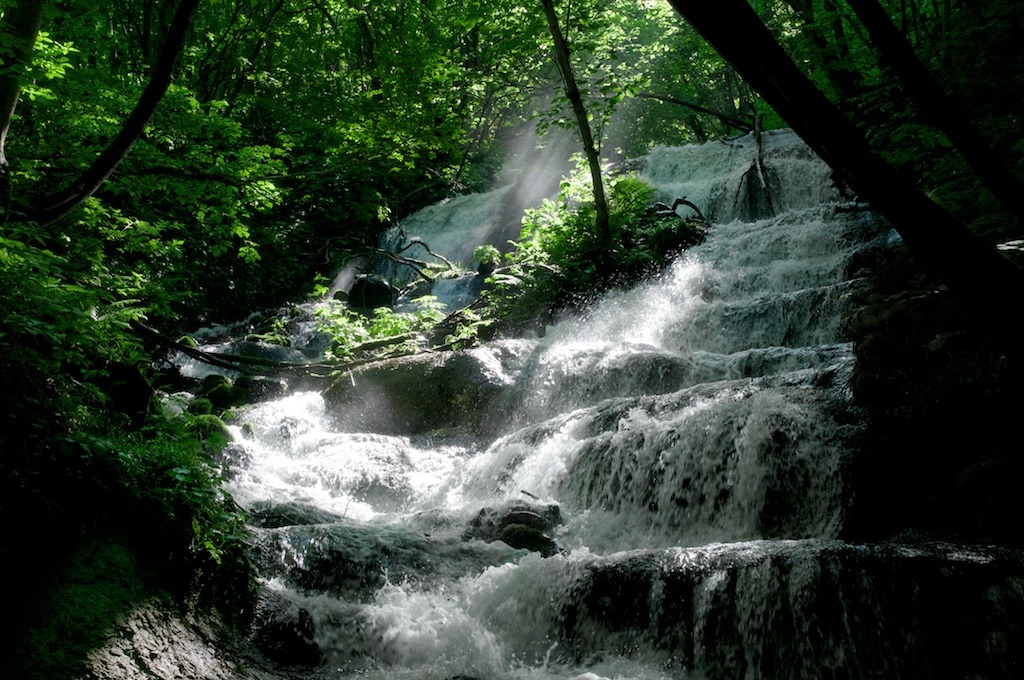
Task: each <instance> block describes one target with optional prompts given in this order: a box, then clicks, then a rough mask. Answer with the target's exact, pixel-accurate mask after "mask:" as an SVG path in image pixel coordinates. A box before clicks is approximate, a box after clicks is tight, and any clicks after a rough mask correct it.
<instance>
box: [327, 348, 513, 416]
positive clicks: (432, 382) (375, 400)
mask: <svg viewBox="0 0 1024 680" xmlns="http://www.w3.org/2000/svg"><path fill="white" fill-rule="evenodd" d="M510 384H511V380H510V379H509V378H508V377H507V376H506V375H504V373H503V372H502V366H501V362H500V361H499V360H498V359H497V358H496V357H495V355H494V354H493V352H492V351H491V350H490V349H485V348H477V349H473V350H467V351H464V352H449V353H445V354H443V355H436V354H430V355H421V356H413V357H402V358H399V359H393V360H389V361H383V362H378V363H376V364H373V365H371V366H367V367H365V368H363V369H356V370H354V371H352V372H351V373H350V374H348V375H347V376H345V377H344V378H343V379H341V380H338V381H336V382H335V384H334V385H332V386H331V387H329V388H328V389H327V390H325V392H324V398H325V399H326V400H327V402H328V404H329V407H330V408H331V411H332V414H333V416H334V419H335V421H336V423H337V425H338V427H340V428H344V429H348V430H351V431H356V432H378V433H382V434H389V435H415V434H425V433H429V432H431V431H436V430H452V429H459V428H462V429H465V430H467V431H470V432H474V433H478V434H481V435H496V434H498V433H499V432H500V431H501V430H502V427H503V426H504V425H505V424H506V418H507V416H508V415H509V414H508V413H505V412H502V411H501V410H500V409H496V408H495V407H496V406H500V404H501V399H502V397H503V396H504V394H505V391H506V388H507V387H508V386H509V385H510Z"/></svg>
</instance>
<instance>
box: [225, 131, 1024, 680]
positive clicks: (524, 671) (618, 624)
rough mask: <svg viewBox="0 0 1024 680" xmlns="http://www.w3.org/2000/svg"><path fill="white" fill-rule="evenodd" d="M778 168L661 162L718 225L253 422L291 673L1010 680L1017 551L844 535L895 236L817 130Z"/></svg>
mask: <svg viewBox="0 0 1024 680" xmlns="http://www.w3.org/2000/svg"><path fill="white" fill-rule="evenodd" d="M756 157H757V145H756V144H755V142H754V140H753V139H752V138H745V139H741V140H737V141H733V142H729V143H722V142H713V143H709V144H707V145H704V146H699V147H684V148H661V149H656V150H655V151H654V152H653V153H652V154H651V155H650V157H649V158H648V159H647V160H646V165H645V169H644V171H643V174H644V176H645V177H646V178H647V179H648V180H649V181H650V182H652V183H653V184H654V185H655V186H656V187H658V190H659V192H660V193H661V198H662V199H664V200H666V201H668V202H671V200H672V199H674V198H675V197H683V196H685V197H687V198H688V199H689V200H690V201H692V202H694V203H695V204H697V205H698V206H700V207H701V208H702V210H703V211H704V212H705V214H706V215H708V216H709V217H710V218H712V220H713V222H714V226H713V228H712V229H711V232H710V235H709V237H708V239H707V241H706V242H705V243H704V244H703V245H701V246H699V247H696V248H694V249H692V250H691V251H689V252H687V253H685V254H684V255H682V256H681V257H680V258H679V259H678V260H677V261H675V262H674V264H672V265H671V266H670V267H669V268H668V269H667V270H666V271H665V272H664V273H663V274H661V275H660V276H657V277H655V278H653V279H652V280H650V281H648V282H646V283H643V284H641V285H638V286H636V287H633V288H631V289H628V290H616V291H613V292H611V293H609V294H607V295H605V296H604V297H603V298H602V299H601V300H599V301H598V302H596V303H595V304H594V305H593V306H592V307H591V308H590V309H589V310H588V311H587V312H586V313H585V314H584V315H582V316H578V317H573V318H569V319H565V320H563V321H561V322H559V323H558V324H557V325H555V326H553V327H551V328H549V329H548V331H547V332H546V334H545V335H544V337H543V338H539V339H520V340H506V341H499V342H494V343H491V344H489V345H486V346H483V347H478V348H475V349H472V350H469V351H466V352H464V353H461V354H455V355H450V356H438V357H430V358H427V359H419V360H406V361H396V362H392V363H390V364H388V365H387V366H384V367H376V368H374V369H368V370H365V371H357V372H354V373H353V374H351V375H348V376H345V377H344V378H343V380H342V381H341V382H340V383H339V384H338V385H336V386H335V388H334V389H332V390H331V391H330V393H328V395H327V397H326V398H325V396H323V395H321V394H318V393H308V392H307V393H295V394H291V395H289V396H287V397H285V398H282V399H279V400H276V401H270V402H265V403H262V404H257V405H254V406H252V407H249V408H247V409H245V410H243V411H242V412H240V413H239V414H238V417H237V420H236V422H239V423H242V422H244V423H248V424H249V426H251V427H249V426H246V427H245V428H244V431H243V428H241V427H239V429H238V430H237V443H236V445H235V446H236V448H237V451H236V455H235V458H234V460H235V461H236V465H235V467H234V468H233V469H232V481H231V483H230V485H231V491H232V493H233V495H234V497H235V499H236V500H237V501H238V502H239V503H240V504H241V505H242V506H243V507H244V508H246V509H247V510H248V511H249V512H250V513H251V515H252V517H253V522H254V524H255V526H256V528H255V529H254V531H256V532H257V534H258V540H259V546H260V548H259V556H258V560H259V565H260V571H261V577H262V579H263V585H264V587H265V595H264V598H263V604H262V608H261V611H260V612H259V615H258V623H257V632H256V633H255V639H256V641H257V644H259V645H261V649H263V650H264V652H265V653H266V654H267V656H268V657H269V658H271V659H272V660H273V661H274V662H276V663H277V664H279V665H280V667H281V668H283V669H290V670H286V671H282V672H283V673H285V674H286V676H287V677H300V676H301V677H309V678H345V677H353V676H359V677H362V678H409V679H412V678H416V679H424V678H425V679H438V680H440V679H449V678H450V679H454V678H461V679H462V680H467V679H469V678H480V679H488V680H489V679H510V678H515V679H529V680H542V679H547V678H565V679H568V678H576V679H578V680H584V679H586V680H597V679H599V678H644V679H647V678H650V679H654V678H680V679H682V678H687V679H689V678H693V679H696V678H722V679H726V678H728V679H730V680H735V679H738V678H808V679H809V678H824V677H828V678H869V677H870V678H897V677H902V678H907V677H922V678H924V677H929V678H930V677H1013V675H1012V671H1011V670H1010V669H1006V668H1003V667H1002V666H1000V665H999V661H998V656H997V655H992V654H988V653H987V652H985V650H989V651H992V650H995V651H998V649H997V648H999V647H1000V646H1007V645H1012V644H1016V642H1019V641H1020V637H1021V633H1020V631H1015V630H1006V629H1005V628H1006V626H1005V625H1003V627H1001V625H1002V624H1000V621H1001V620H1002V619H1001V616H1002V615H1003V614H1005V612H1006V609H1007V608H1008V607H1009V608H1012V607H1017V608H1020V605H1019V604H1018V603H1019V602H1020V601H1021V598H1020V594H1019V592H1016V591H1017V590H1020V587H1021V586H1020V584H1021V583H1022V582H1024V581H1022V580H1021V579H1020V578H1019V574H1020V569H1019V565H1018V566H1017V567H1016V569H1017V571H1016V572H1015V573H1016V574H1018V578H1016V579H1009V580H1005V579H1003V580H1001V579H999V578H996V577H995V576H992V574H993V573H994V571H996V572H998V571H999V568H1000V565H1003V564H1004V563H1006V562H1008V561H1009V562H1012V561H1013V558H1012V557H1011V556H1007V555H1004V554H1002V553H1000V552H999V551H997V550H995V549H981V548H976V549H975V548H972V549H966V548H956V547H952V546H928V547H920V546H919V547H909V546H899V545H897V546H861V545H851V544H847V543H844V542H841V541H838V540H836V539H837V536H838V535H839V532H840V530H841V527H842V523H843V514H844V508H845V507H846V506H847V503H848V500H849V498H848V494H849V490H848V488H847V485H846V483H845V471H846V466H847V463H848V460H849V457H850V456H851V455H852V446H853V442H854V438H855V437H856V435H857V433H858V430H859V428H860V427H861V425H860V420H859V418H858V413H857V409H856V408H855V406H854V405H853V404H852V403H851V396H850V393H849V390H848V385H847V381H848V378H849V375H850V372H851V370H852V364H853V352H852V348H851V345H850V344H849V343H847V342H846V341H845V339H844V337H843V330H842V319H843V313H844V309H846V305H847V302H848V298H849V296H850V293H851V291H852V290H854V289H855V288H856V287H857V286H858V285H859V284H858V282H857V281H852V280H850V279H849V278H848V277H847V274H846V270H847V265H848V263H849V262H850V260H851V258H852V257H853V256H854V255H855V254H856V253H857V252H858V251H859V250H861V249H864V248H872V247H879V246H880V245H881V244H884V242H885V240H886V238H887V232H886V231H885V230H884V229H882V228H881V227H880V226H879V225H878V224H876V222H875V221H874V220H873V218H872V217H871V215H870V213H868V212H866V211H863V210H859V209H851V208H853V206H851V205H848V204H846V203H845V202H844V201H843V200H842V199H841V198H840V196H839V195H838V193H837V192H836V191H835V190H834V189H833V188H831V186H830V183H829V172H828V169H827V168H826V167H825V166H824V165H823V164H822V163H821V162H820V161H818V160H817V159H816V158H814V157H813V156H812V155H811V154H810V152H808V151H807V150H806V148H805V147H804V146H803V145H802V144H801V143H800V142H799V140H797V139H796V138H795V137H794V136H793V135H791V134H789V133H785V132H783V133H775V134H768V135H766V136H765V138H764V150H763V168H761V169H760V171H759V169H758V168H757V167H756V166H753V165H752V163H754V161H755V159H756ZM765 187H766V188H767V190H765ZM495 200H500V195H499V196H497V197H496V198H495ZM478 212H479V211H468V214H477V213H478ZM418 219H421V220H428V219H430V217H429V215H426V216H421V217H420V218H418ZM445 219H447V218H445ZM454 228H457V229H460V230H462V231H463V232H466V233H469V232H472V230H473V228H474V225H472V224H460V225H458V226H457V227H454ZM498 539H501V540H498ZM510 544H511V545H516V546H520V547H519V548H514V547H511V545H510ZM526 548H533V550H528V549H526ZM1014 564H1015V563H1014ZM1011 591H1013V592H1011ZM944 598H953V599H955V600H956V601H957V602H958V603H960V604H961V605H962V607H961V608H960V609H956V608H953V607H944V606H943V605H942V601H943V599H944ZM967 603H969V605H968V604H967ZM964 611H967V612H969V613H968V614H967V615H964V614H963V612H964ZM1014 620H1021V617H1020V616H1019V612H1018V615H1017V616H1016V617H1015V619H1014ZM983 652H984V653H983ZM297 669H301V670H297ZM950 673H951V674H950Z"/></svg>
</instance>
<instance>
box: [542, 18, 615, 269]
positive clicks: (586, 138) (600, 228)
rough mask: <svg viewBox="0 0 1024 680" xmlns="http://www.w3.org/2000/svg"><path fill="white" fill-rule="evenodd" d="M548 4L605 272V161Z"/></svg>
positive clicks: (607, 233) (608, 242)
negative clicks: (588, 181) (590, 185)
mask: <svg viewBox="0 0 1024 680" xmlns="http://www.w3.org/2000/svg"><path fill="white" fill-rule="evenodd" d="M541 3H542V4H543V5H544V15H545V16H546V17H547V20H548V28H550V29H551V38H552V39H553V40H554V43H555V63H557V64H558V70H559V72H561V74H562V80H563V81H564V83H565V95H566V97H568V98H569V104H570V105H571V106H572V111H573V114H574V115H575V116H576V127H577V128H578V129H579V132H580V138H581V140H582V141H583V152H584V153H585V154H586V156H587V165H589V166H590V178H591V180H592V181H593V184H594V210H595V212H596V220H595V221H596V224H595V228H596V231H597V240H598V243H597V246H598V248H599V250H600V252H601V257H602V260H601V267H602V269H604V270H605V271H604V273H607V269H608V248H609V246H610V245H611V240H612V239H611V226H610V224H609V218H608V200H607V199H606V198H605V193H604V179H603V178H602V176H601V159H600V158H599V157H598V155H597V146H596V145H595V144H594V135H593V133H592V132H591V130H590V121H589V120H588V119H587V110H586V109H585V108H584V107H583V97H582V96H581V95H580V90H579V87H578V86H577V85H576V76H574V75H573V72H572V63H571V61H570V59H569V45H568V44H567V43H566V41H565V36H564V35H563V34H562V29H561V28H560V27H559V25H558V15H557V14H555V4H554V0H541Z"/></svg>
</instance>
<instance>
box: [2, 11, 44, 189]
mask: <svg viewBox="0 0 1024 680" xmlns="http://www.w3.org/2000/svg"><path fill="white" fill-rule="evenodd" d="M45 4H46V2H45V0H20V1H19V2H15V3H14V6H13V7H8V8H7V10H6V11H5V12H4V19H3V23H4V24H6V30H4V33H7V35H8V36H9V37H10V41H11V43H10V57H9V59H5V60H4V64H3V68H2V69H0V172H3V173H4V174H6V172H7V155H6V152H5V149H6V146H7V133H8V132H9V131H10V128H11V121H12V120H13V119H14V110H15V109H16V108H17V107H18V98H19V97H20V96H21V73H22V72H23V71H24V70H25V69H26V68H28V66H29V65H30V64H31V63H32V48H33V47H34V46H35V44H36V36H38V35H39V28H40V27H41V26H42V24H43V5H45Z"/></svg>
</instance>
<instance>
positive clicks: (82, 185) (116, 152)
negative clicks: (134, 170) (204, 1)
mask: <svg viewBox="0 0 1024 680" xmlns="http://www.w3.org/2000/svg"><path fill="white" fill-rule="evenodd" d="M198 4H199V0H181V3H180V4H179V5H178V9H177V11H176V12H175V14H174V18H173V19H172V20H171V25H170V28H169V29H168V31H167V39H166V40H165V41H164V44H163V48H162V49H161V50H160V57H159V59H158V60H157V64H156V67H155V68H154V69H153V74H152V76H151V77H150V79H149V83H147V85H146V88H145V89H144V90H143V91H142V94H141V95H140V97H139V100H138V102H137V103H136V104H135V108H134V109H133V110H132V112H131V114H129V116H128V118H127V119H126V120H125V122H124V124H123V125H122V126H121V130H120V131H119V132H118V134H117V136H116V137H115V138H114V139H113V141H111V142H110V144H109V145H108V146H107V148H106V149H104V150H103V152H102V153H101V154H100V155H99V157H97V158H96V160H95V161H94V162H93V164H92V165H91V166H90V167H89V168H88V169H87V170H85V172H83V173H82V175H81V176H80V177H79V178H78V179H77V180H75V181H74V182H73V183H72V184H71V185H70V186H68V187H67V188H65V189H63V190H62V191H59V192H57V193H55V194H51V195H49V196H42V197H36V198H34V199H32V201H31V202H30V209H29V212H28V214H27V215H26V218H25V219H27V220H29V221H33V222H37V223H39V224H49V223H50V222H53V221H55V220H57V219H59V218H61V217H63V216H64V215H66V214H67V213H68V212H70V211H71V210H72V209H73V208H75V206H77V205H78V204H79V203H81V202H82V201H84V200H85V199H87V198H89V197H90V196H92V195H93V194H94V193H95V192H96V190H97V189H99V188H100V187H101V186H102V185H103V183H104V182H105V181H106V179H107V178H108V177H109V176H110V174H111V173H112V172H114V170H116V169H117V166H118V165H120V164H121V161H123V160H124V158H125V156H127V155H128V151H129V150H131V148H132V145H133V144H134V143H135V141H136V140H137V139H138V138H139V137H140V136H141V135H142V133H143V131H144V130H145V129H146V125H147V124H148V123H149V119H150V118H151V117H152V116H153V112H154V111H155V110H156V106H157V104H159V103H160V100H161V99H162V98H163V96H164V93H165V92H166V91H167V88H168V86H169V85H170V84H171V76H172V75H173V72H174V63H175V62H176V61H177V58H178V55H179V54H180V53H181V50H182V47H183V46H184V44H185V35H186V33H187V31H188V28H189V26H190V25H191V23H192V15H193V13H194V12H195V9H196V6H197V5H198Z"/></svg>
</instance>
